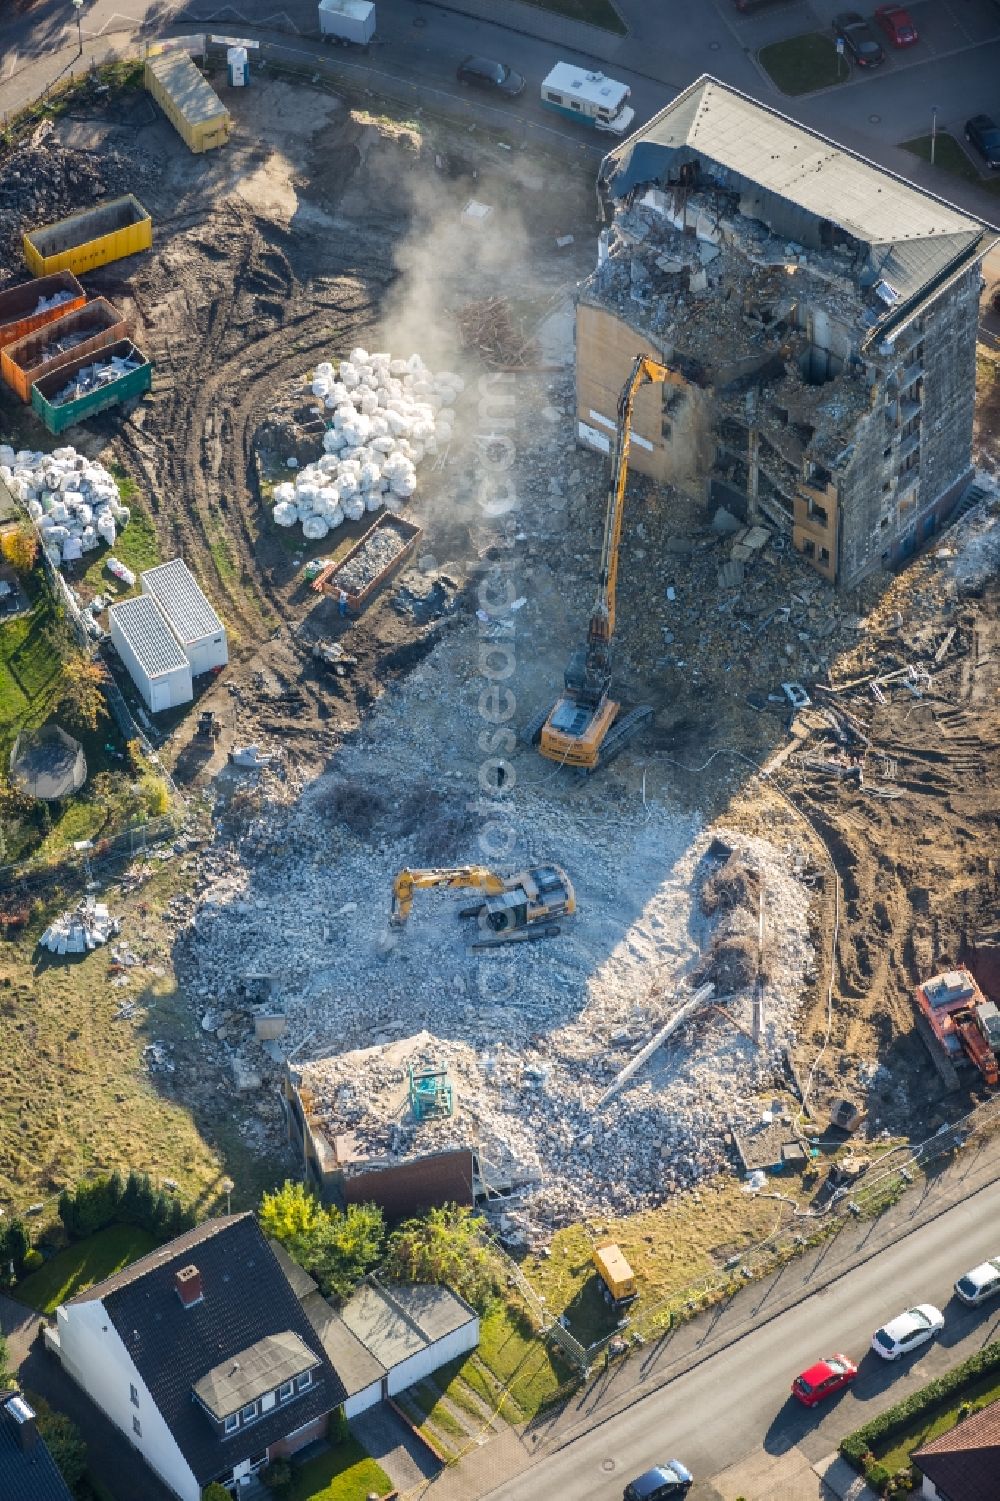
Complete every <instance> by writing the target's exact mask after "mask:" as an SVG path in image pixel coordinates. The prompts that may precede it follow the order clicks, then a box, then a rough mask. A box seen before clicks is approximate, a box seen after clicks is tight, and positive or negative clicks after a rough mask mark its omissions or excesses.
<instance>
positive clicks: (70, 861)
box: [0, 814, 181, 893]
mask: <svg viewBox="0 0 1000 1501" xmlns="http://www.w3.org/2000/svg"><path fill="white" fill-rule="evenodd" d="M180 827H181V825H180V820H179V819H176V818H174V817H173V816H172V815H171V814H165V815H164V816H163V817H162V818H151V819H149V820H147V821H146V822H145V823H139V824H133V825H132V826H131V827H130V828H128V829H123V830H122V832H121V833H120V834H110V835H109V836H108V837H107V838H106V839H98V840H95V841H94V845H93V848H92V849H88V850H77V849H72V848H71V849H67V850H65V851H64V852H63V853H62V854H61V855H60V856H58V857H57V858H56V859H54V860H53V859H51V858H50V859H45V858H44V857H42V856H35V857H33V858H31V859H28V860H21V861H19V862H18V863H17V864H15V865H0V891H11V890H18V889H19V888H20V889H22V890H24V891H25V892H26V893H27V892H29V891H31V890H39V889H41V888H42V887H44V886H49V885H51V884H53V883H54V882H60V883H61V882H62V881H70V880H73V881H78V880H80V878H82V877H83V878H85V877H86V875H87V872H88V870H91V871H93V872H94V874H95V877H96V875H97V874H98V873H100V874H101V875H104V874H105V873H106V870H105V867H111V866H112V865H114V864H116V863H121V862H122V861H124V862H126V863H128V862H130V861H131V860H133V859H135V857H136V856H137V855H142V854H144V853H145V851H146V848H147V846H149V845H155V844H162V843H163V841H164V840H166V839H172V838H173V837H174V835H175V834H176V833H177V832H178V830H179V829H180Z"/></svg>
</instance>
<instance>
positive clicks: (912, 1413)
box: [840, 1340, 1000, 1484]
mask: <svg viewBox="0 0 1000 1501" xmlns="http://www.w3.org/2000/svg"><path fill="white" fill-rule="evenodd" d="M997 1370H1000V1340H996V1341H995V1342H994V1343H993V1344H992V1345H986V1346H984V1348H983V1349H982V1350H980V1351H979V1354H978V1355H970V1357H969V1359H968V1360H966V1361H963V1362H962V1364H961V1365H960V1366H956V1367H955V1369H954V1370H953V1371H949V1372H948V1373H947V1375H945V1376H939V1377H938V1379H937V1380H936V1381H932V1382H931V1383H930V1385H929V1386H925V1387H922V1388H921V1389H920V1391H918V1392H914V1393H913V1394H912V1396H909V1397H904V1399H903V1401H902V1402H897V1403H896V1405H895V1407H890V1408H888V1409H887V1410H886V1411H885V1412H881V1413H879V1415H878V1417H877V1418H872V1420H871V1422H870V1423H866V1424H865V1426H864V1427H863V1428H857V1429H855V1431H854V1432H853V1433H849V1434H848V1435H847V1437H846V1438H845V1439H843V1440H842V1441H841V1445H840V1452H841V1454H842V1455H843V1456H844V1458H845V1459H849V1460H850V1461H851V1463H852V1464H853V1465H855V1466H856V1467H857V1468H858V1469H859V1470H861V1471H862V1472H863V1473H864V1475H865V1478H866V1479H867V1480H870V1481H872V1483H873V1484H874V1480H873V1479H872V1473H871V1472H873V1471H875V1470H876V1469H877V1470H879V1471H881V1470H882V1468H883V1467H882V1466H881V1465H880V1464H879V1462H878V1461H877V1460H876V1459H875V1456H874V1455H873V1454H872V1452H871V1447H872V1444H876V1443H879V1442H880V1441H883V1442H884V1441H885V1440H887V1439H892V1438H895V1436H896V1434H897V1433H902V1431H903V1429H904V1428H908V1427H909V1426H910V1424H911V1423H912V1422H913V1420H914V1418H922V1417H924V1416H925V1415H926V1414H927V1413H929V1412H931V1410H932V1409H933V1408H935V1407H940V1406H941V1405H942V1403H944V1402H945V1401H947V1399H948V1398H949V1397H952V1396H954V1395H955V1393H956V1392H960V1391H961V1389H962V1387H963V1386H965V1385H966V1384H967V1383H968V1382H970V1381H975V1380H976V1379H977V1377H979V1376H986V1375H989V1374H990V1373H991V1372H993V1371H997ZM878 1478H881V1477H878Z"/></svg>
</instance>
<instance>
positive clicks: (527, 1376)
mask: <svg viewBox="0 0 1000 1501" xmlns="http://www.w3.org/2000/svg"><path fill="white" fill-rule="evenodd" d="M484 1367H485V1371H484V1369H483V1368H484ZM571 1375H572V1372H571V1370H570V1368H569V1366H568V1365H566V1364H565V1363H564V1362H563V1361H562V1360H561V1359H560V1358H559V1356H558V1355H557V1354H556V1353H555V1352H554V1351H553V1350H552V1349H551V1348H550V1347H549V1346H548V1345H546V1344H544V1343H543V1342H542V1341H541V1340H540V1339H537V1338H535V1336H534V1335H533V1334H532V1333H531V1330H530V1327H529V1326H528V1325H527V1323H526V1322H522V1320H521V1319H520V1317H519V1316H518V1314H517V1312H516V1311H515V1310H513V1309H511V1308H509V1307H508V1306H507V1305H506V1304H503V1305H502V1306H501V1307H500V1308H499V1309H496V1310H494V1312H492V1313H490V1314H487V1316H486V1318H484V1319H483V1320H482V1322H481V1323H480V1326H479V1349H478V1350H477V1351H475V1352H474V1353H473V1354H472V1355H471V1356H470V1357H469V1358H468V1360H466V1361H464V1362H463V1363H462V1365H461V1366H459V1368H458V1371H457V1373H456V1374H455V1377H454V1378H453V1380H452V1381H450V1382H449V1384H448V1386H446V1387H445V1393H446V1395H447V1396H448V1397H449V1398H450V1399H451V1400H452V1401H453V1402H455V1404H456V1405H457V1406H459V1407H461V1406H462V1405H463V1401H462V1394H461V1381H462V1380H464V1381H465V1383H466V1384H467V1385H468V1386H469V1387H471V1389H472V1390H473V1391H474V1392H475V1393H476V1394H477V1396H479V1397H482V1399H483V1401H484V1402H486V1403H487V1404H488V1405H489V1407H490V1408H491V1410H493V1409H496V1408H497V1407H500V1406H501V1399H502V1396H503V1393H504V1391H505V1390H506V1391H507V1392H508V1393H509V1397H508V1400H504V1401H503V1403H502V1405H503V1412H504V1416H505V1417H506V1418H507V1419H508V1420H509V1421H510V1422H517V1421H519V1419H521V1418H532V1417H534V1416H535V1414H536V1413H537V1412H539V1411H540V1410H541V1408H543V1407H544V1406H545V1405H546V1403H548V1402H551V1401H552V1399H553V1397H554V1396H555V1395H556V1393H557V1392H558V1390H559V1388H560V1386H561V1385H562V1384H563V1382H565V1381H567V1380H568V1379H569V1377H570V1376H571ZM491 1377H492V1379H490V1378H491ZM459 1378H461V1380H459ZM453 1388H454V1390H453ZM511 1399H512V1400H511ZM465 1406H466V1408H467V1407H468V1398H467V1397H466V1398H465Z"/></svg>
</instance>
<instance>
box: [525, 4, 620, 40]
mask: <svg viewBox="0 0 1000 1501" xmlns="http://www.w3.org/2000/svg"><path fill="white" fill-rule="evenodd" d="M528 4H529V5H535V6H537V7H538V9H539V10H550V11H552V12H553V14H555V15H557V16H565V17H566V18H567V20H570V21H587V22H589V24H590V25H591V26H600V27H601V28H602V29H603V30H604V31H613V32H614V33H615V34H616V35H617V36H624V35H625V30H626V28H625V26H624V25H623V23H622V18H621V16H620V15H619V14H618V12H617V11H616V10H615V8H614V6H613V5H610V4H609V3H608V0H528Z"/></svg>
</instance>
